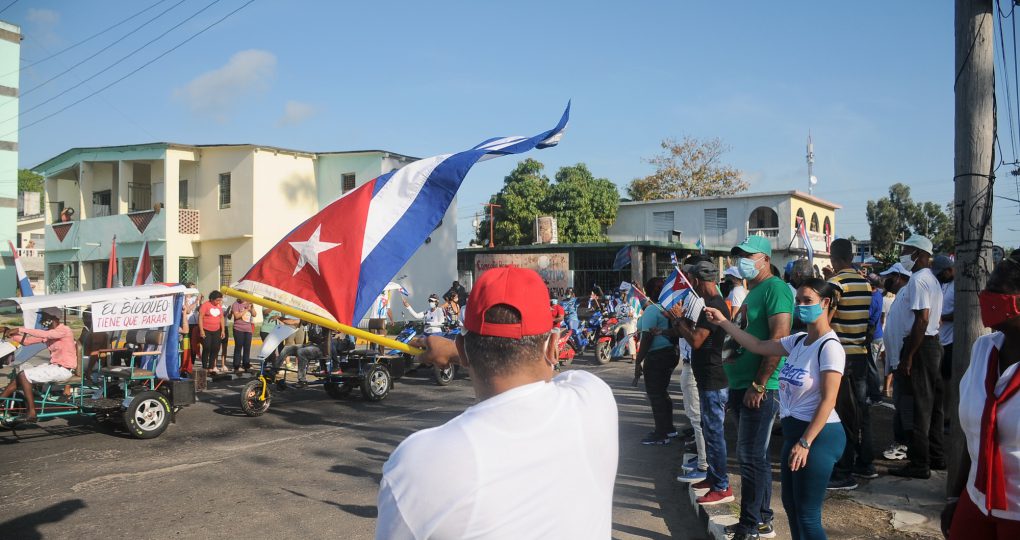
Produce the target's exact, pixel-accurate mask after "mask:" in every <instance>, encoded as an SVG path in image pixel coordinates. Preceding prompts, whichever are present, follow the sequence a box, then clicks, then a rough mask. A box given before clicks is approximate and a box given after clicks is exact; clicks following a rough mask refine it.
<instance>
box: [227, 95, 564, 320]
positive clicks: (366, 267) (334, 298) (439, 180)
mask: <svg viewBox="0 0 1020 540" xmlns="http://www.w3.org/2000/svg"><path fill="white" fill-rule="evenodd" d="M569 115H570V104H569V103H568V104H567V109H566V110H565V111H564V112H563V116H562V117H561V118H560V121H559V123H558V124H556V127H554V128H553V129H550V130H549V131H545V132H543V133H539V134H538V135H535V136H534V137H500V138H493V139H489V140H487V141H484V142H482V143H481V144H479V145H477V146H475V147H474V148H471V149H470V150H465V151H463V152H458V153H456V154H444V155H439V156H434V157H430V158H425V159H421V160H418V161H415V162H412V163H410V164H408V165H406V166H404V167H403V168H401V169H397V170H394V171H390V172H388V173H386V174H384V175H382V176H380V177H378V178H376V179H374V180H371V181H369V182H367V183H365V184H364V185H362V186H359V187H358V188H356V189H353V190H351V191H349V192H347V193H346V194H344V195H343V196H341V197H340V198H339V199H336V200H335V201H333V202H331V203H330V204H328V205H327V206H326V207H325V208H323V209H322V210H321V211H320V212H319V213H318V214H316V215H314V216H312V217H311V218H309V219H308V220H307V221H305V222H304V223H302V224H301V225H298V226H297V228H295V229H294V230H293V231H291V232H290V233H289V234H288V235H287V236H286V237H284V238H283V240H281V241H280V242H279V243H278V244H277V245H276V246H274V247H273V248H272V249H270V250H269V252H267V253H266V254H265V256H263V257H262V259H261V260H259V261H258V262H257V263H255V265H254V266H252V268H251V269H250V270H248V272H247V273H246V274H245V275H244V276H243V277H242V278H241V279H240V280H239V281H238V282H237V283H235V284H234V285H233V287H234V288H236V289H239V290H243V291H248V292H250V293H253V294H257V295H261V296H263V297H266V298H270V299H272V300H276V301H278V302H280V303H283V304H286V305H290V306H293V307H295V308H298V309H302V310H304V311H307V312H309V313H313V314H315V315H320V316H322V317H326V318H328V319H331V320H335V321H336V322H339V323H341V324H346V325H351V326H354V325H356V324H357V322H358V321H360V320H361V318H362V317H363V316H364V315H365V313H366V312H367V311H368V309H369V308H370V307H371V305H372V303H373V302H374V301H375V299H376V298H377V297H378V296H379V294H380V293H381V292H382V291H383V288H384V287H385V286H386V284H387V283H388V282H389V281H390V280H391V279H392V278H393V276H395V275H396V274H397V272H398V271H400V268H401V267H402V266H403V265H404V263H406V262H407V261H408V259H410V258H411V256H412V255H413V254H414V252H415V251H416V250H417V249H418V248H419V247H420V246H421V245H422V244H423V243H424V242H425V239H426V238H427V237H428V236H429V235H430V234H431V233H432V231H433V230H434V229H435V228H436V226H437V225H438V224H439V222H440V220H442V218H443V215H445V214H446V210H447V209H448V208H449V207H450V203H451V202H452V201H453V197H454V196H455V195H456V194H457V190H458V189H459V188H460V185H461V182H463V181H464V177H465V176H466V175H467V173H468V171H469V170H471V167H472V166H473V165H474V164H475V163H477V162H479V161H483V160H486V159H491V158H494V157H498V156H504V155H510V154H520V153H523V152H527V151H529V150H532V149H534V148H547V147H550V146H555V145H556V144H557V143H559V140H560V138H561V137H562V136H563V132H564V130H565V129H566V126H567V120H568V118H569Z"/></svg>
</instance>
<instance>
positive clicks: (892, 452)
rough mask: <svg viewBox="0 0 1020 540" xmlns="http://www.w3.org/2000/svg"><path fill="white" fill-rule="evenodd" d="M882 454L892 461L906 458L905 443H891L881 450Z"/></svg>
mask: <svg viewBox="0 0 1020 540" xmlns="http://www.w3.org/2000/svg"><path fill="white" fill-rule="evenodd" d="M882 456H884V457H885V459H891V460H893V461H899V460H901V459H907V445H905V444H896V443H892V444H890V445H889V448H886V449H885V451H884V452H882Z"/></svg>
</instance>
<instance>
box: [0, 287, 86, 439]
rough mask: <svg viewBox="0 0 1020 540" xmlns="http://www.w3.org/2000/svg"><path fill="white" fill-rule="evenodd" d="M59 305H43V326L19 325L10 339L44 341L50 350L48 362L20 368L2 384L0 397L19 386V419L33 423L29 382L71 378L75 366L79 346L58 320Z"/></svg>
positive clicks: (30, 383) (68, 329)
mask: <svg viewBox="0 0 1020 540" xmlns="http://www.w3.org/2000/svg"><path fill="white" fill-rule="evenodd" d="M61 315H62V313H61V311H60V309H59V308H55V307H46V308H43V309H42V313H41V315H40V324H41V325H42V326H43V329H36V328H25V327H22V328H18V330H17V333H16V334H14V335H13V336H11V339H13V340H17V341H20V343H21V344H22V345H33V344H36V343H45V344H46V348H47V349H49V351H50V361H49V363H46V364H42V365H38V366H33V367H30V368H27V369H23V370H21V372H19V373H18V376H17V377H16V378H15V379H14V380H13V381H11V382H10V384H8V385H7V388H4V391H3V394H0V397H3V398H9V397H11V396H12V395H14V391H15V390H17V389H18V388H19V387H20V388H21V392H22V393H23V394H24V395H25V408H26V410H27V414H26V415H25V416H24V417H22V418H21V420H23V421H25V422H28V423H34V422H35V421H36V411H35V398H34V397H33V394H32V383H50V382H57V381H63V380H66V379H69V378H71V376H72V375H73V374H74V370H75V368H77V367H78V358H77V356H78V350H77V347H76V345H75V341H74V332H72V331H71V329H70V328H69V327H68V326H67V325H66V324H63V323H61V322H60V319H61Z"/></svg>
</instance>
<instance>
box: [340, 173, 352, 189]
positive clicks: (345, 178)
mask: <svg viewBox="0 0 1020 540" xmlns="http://www.w3.org/2000/svg"><path fill="white" fill-rule="evenodd" d="M352 189H354V173H344V174H341V175H340V193H347V192H348V191H350V190H352Z"/></svg>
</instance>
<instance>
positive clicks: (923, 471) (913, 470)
mask: <svg viewBox="0 0 1020 540" xmlns="http://www.w3.org/2000/svg"><path fill="white" fill-rule="evenodd" d="M889 474H891V475H893V476H899V477H901V478H919V479H921V480H927V479H928V478H931V471H930V470H928V468H927V467H921V466H919V465H913V464H911V465H905V466H903V467H900V468H898V469H889Z"/></svg>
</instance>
